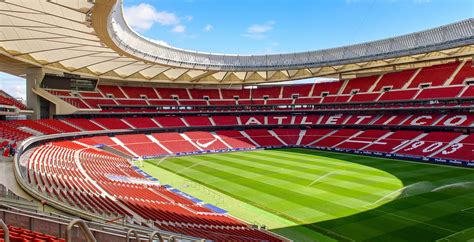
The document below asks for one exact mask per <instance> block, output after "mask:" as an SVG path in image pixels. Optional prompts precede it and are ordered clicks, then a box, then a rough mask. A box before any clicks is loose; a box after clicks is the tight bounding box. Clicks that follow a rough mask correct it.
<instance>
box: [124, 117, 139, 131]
mask: <svg viewBox="0 0 474 242" xmlns="http://www.w3.org/2000/svg"><path fill="white" fill-rule="evenodd" d="M120 121H122V122H124V123H125V124H126V125H128V126H130V128H132V129H137V127H135V126H133V125H132V124H131V123H129V122H127V120H125V119H123V118H122V119H120Z"/></svg>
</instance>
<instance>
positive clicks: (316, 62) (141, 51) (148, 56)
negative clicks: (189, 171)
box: [107, 0, 474, 71]
mask: <svg viewBox="0 0 474 242" xmlns="http://www.w3.org/2000/svg"><path fill="white" fill-rule="evenodd" d="M122 1H123V0H117V1H116V2H115V4H114V6H113V7H112V9H111V11H110V14H109V16H108V23H107V25H108V26H107V31H108V34H109V37H110V39H111V40H112V41H113V42H114V44H115V45H116V46H117V47H118V48H120V49H121V50H122V51H124V52H128V53H130V54H132V55H133V56H134V57H136V58H138V59H141V60H143V61H145V62H151V63H156V64H161V65H166V66H173V67H181V68H190V69H200V70H216V71H268V70H275V71H276V70H287V69H302V68H317V67H324V66H334V65H346V64H352V63H360V62H367V61H373V60H380V59H388V58H396V57H402V56H408V55H416V54H422V53H427V52H432V51H438V50H445V49H450V48H456V47H460V46H466V45H471V44H474V18H471V19H467V20H464V21H460V22H457V23H453V24H449V25H444V26H440V27H437V28H433V29H428V30H424V31H420V32H416V33H411V34H407V35H402V36H398V37H393V38H388V39H382V40H377V41H372V42H366V43H361V44H355V45H349V46H343V47H337V48H331V49H324V50H317V51H308V52H300V53H288V54H272V55H227V54H213V53H203V52H196V51H189V50H183V49H178V48H174V47H170V46H163V45H160V44H158V43H156V42H153V41H150V40H149V39H147V38H145V37H143V36H141V35H139V34H138V33H136V32H135V31H133V30H132V29H131V28H130V27H129V26H128V24H127V22H126V20H125V18H124V15H123V8H122V4H123V3H122Z"/></svg>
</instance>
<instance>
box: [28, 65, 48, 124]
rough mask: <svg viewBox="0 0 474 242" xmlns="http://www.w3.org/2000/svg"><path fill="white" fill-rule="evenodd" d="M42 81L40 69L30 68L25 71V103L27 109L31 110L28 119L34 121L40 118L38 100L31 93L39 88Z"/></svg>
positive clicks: (42, 72)
mask: <svg viewBox="0 0 474 242" xmlns="http://www.w3.org/2000/svg"><path fill="white" fill-rule="evenodd" d="M43 79H44V71H43V69H42V68H30V69H28V70H26V102H27V104H28V107H30V108H32V109H33V114H32V115H31V116H30V119H33V120H36V119H39V118H40V117H41V116H40V115H41V108H40V98H39V97H38V95H36V94H35V93H34V92H33V89H36V88H39V87H40V85H41V82H42V81H43Z"/></svg>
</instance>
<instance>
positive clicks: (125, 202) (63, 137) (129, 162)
mask: <svg viewBox="0 0 474 242" xmlns="http://www.w3.org/2000/svg"><path fill="white" fill-rule="evenodd" d="M9 2H12V1H10V0H7V1H0V9H1V10H2V11H6V12H9V13H11V16H10V15H3V14H2V15H0V19H2V23H4V21H5V22H7V20H11V19H13V18H19V16H22V14H24V13H22V12H21V11H19V10H20V9H23V8H25V6H24V5H25V4H24V3H25V1H23V2H21V1H18V2H17V1H13V2H15V3H9ZM39 2H40V1H39ZM78 2H80V4H81V6H72V5H68V3H67V1H58V3H54V4H53V3H49V1H41V3H38V4H39V5H41V6H42V7H45V6H50V7H51V9H61V11H64V12H66V13H67V12H68V11H72V12H74V13H75V14H76V15H78V16H71V17H70V19H67V20H64V22H60V21H57V22H56V23H57V24H58V25H61V24H62V25H63V26H67V24H68V21H73V20H74V21H75V19H74V18H79V19H81V18H84V19H86V20H87V21H85V22H80V23H76V24H78V25H79V26H80V28H79V27H78V29H84V28H85V29H90V28H93V29H94V30H95V32H94V33H95V35H94V36H93V38H95V39H98V40H100V41H101V45H102V46H107V48H109V49H108V51H111V52H113V55H124V56H125V57H124V58H127V59H131V60H133V62H131V63H135V62H136V63H140V65H138V64H130V63H128V62H127V61H130V60H123V63H125V64H119V65H117V64H116V63H112V61H108V60H99V59H97V60H95V61H92V60H84V63H81V62H80V61H79V59H80V58H83V57H84V56H85V55H84V56H83V55H82V54H80V55H74V56H71V55H68V56H67V57H65V58H64V59H61V58H56V57H55V56H53V55H51V59H48V58H49V57H44V56H42V55H43V54H45V53H42V52H41V50H36V49H32V48H30V47H28V45H27V44H25V45H24V46H22V45H21V44H19V42H18V43H17V45H16V46H10V45H9V44H8V43H10V44H11V43H15V39H20V38H22V37H23V36H30V35H32V36H33V34H34V33H38V37H44V38H48V36H46V35H45V36H43V35H44V34H45V33H39V32H37V30H36V29H34V28H31V29H26V28H25V29H22V31H19V32H18V33H17V34H18V35H19V36H16V35H15V34H12V35H11V37H2V38H4V39H8V38H11V41H8V42H0V53H1V54H2V55H1V58H0V62H1V64H0V70H2V71H4V72H7V73H11V74H14V75H17V76H23V77H25V78H26V80H27V103H25V104H24V103H22V102H21V101H18V100H16V99H15V98H13V97H11V96H10V95H8V94H7V93H6V92H4V91H1V92H0V115H1V116H0V117H1V119H2V120H1V121H0V146H1V147H0V149H1V152H2V156H3V157H2V158H1V161H0V164H2V166H1V167H2V171H3V172H4V173H5V174H7V173H9V174H7V175H5V176H4V178H2V179H0V183H1V186H0V191H1V193H0V219H1V220H2V221H1V223H0V225H2V227H1V230H0V241H36V242H39V241H48V242H53V241H129V239H131V240H132V241H155V240H153V238H154V236H156V238H157V239H158V240H159V241H165V240H166V241H291V240H294V241H298V239H294V238H290V237H291V236H290V237H286V234H279V233H278V232H277V231H273V230H269V229H267V228H266V226H265V225H263V224H260V225H259V224H253V223H252V222H251V221H248V220H245V219H243V218H241V217H239V216H235V215H234V214H232V213H229V212H228V211H227V209H226V208H224V207H225V206H224V205H222V204H220V205H217V204H211V201H206V200H205V199H204V201H203V200H201V199H200V198H199V197H195V196H194V195H191V194H189V193H187V192H184V191H182V190H184V189H182V190H180V187H176V186H172V185H169V184H165V183H161V182H160V181H161V177H160V176H159V175H158V176H156V175H154V174H153V175H151V174H150V172H149V170H147V169H145V168H143V162H145V163H147V162H151V161H153V162H154V160H158V161H160V160H163V159H170V157H174V158H179V157H191V159H193V158H192V157H200V156H201V155H203V154H214V153H216V154H217V153H218V154H227V153H232V154H233V153H240V152H242V153H245V152H252V151H257V150H280V149H288V148H291V149H296V150H300V149H305V150H317V151H328V152H331V153H334V154H356V155H358V156H361V157H371V158H370V159H372V158H374V157H375V158H388V159H391V160H390V161H389V160H387V161H386V162H392V163H397V162H400V163H402V164H403V163H404V162H405V161H410V162H417V163H422V164H430V165H427V166H426V167H427V168H426V172H429V170H430V167H438V166H439V165H441V166H443V167H444V166H446V167H451V166H454V167H459V168H456V169H462V171H465V173H466V176H470V177H471V178H472V174H473V173H472V170H470V169H472V167H474V133H473V131H474V113H473V111H474V109H473V105H474V64H473V55H474V30H473V29H474V20H473V19H469V20H466V21H463V22H461V24H463V25H462V26H464V25H466V26H467V28H468V30H466V31H458V32H456V33H457V34H459V35H460V37H459V36H455V37H453V39H452V40H451V39H449V40H448V39H446V40H444V39H443V40H441V41H439V42H436V41H438V40H437V39H436V38H431V39H430V38H428V37H429V36H428V37H427V38H428V41H432V42H433V43H432V46H429V50H428V49H426V48H428V47H426V46H428V45H425V44H424V43H423V45H422V46H415V47H413V48H412V49H410V51H412V52H410V53H413V54H408V52H404V51H398V52H393V53H392V52H390V51H389V50H386V49H384V48H379V49H378V50H380V49H382V50H383V51H382V52H383V53H385V54H387V56H381V55H379V54H377V55H372V56H369V57H370V58H372V59H370V60H369V59H367V58H369V57H367V56H365V57H364V56H361V57H360V58H358V59H354V58H351V59H347V60H343V59H344V58H345V57H344V56H338V58H339V59H341V61H345V63H344V64H340V63H337V62H334V61H328V62H327V63H323V62H315V63H316V64H314V67H313V66H307V65H308V63H304V64H305V65H306V66H304V67H302V66H297V65H296V64H295V65H290V64H288V65H287V66H282V67H278V68H277V69H275V67H268V66H263V67H262V66H247V65H245V66H244V65H242V66H236V67H235V68H236V69H234V70H232V69H231V68H229V67H228V66H223V67H222V68H221V69H220V70H217V69H212V67H210V68H209V69H205V70H203V69H202V68H195V69H194V68H192V67H187V64H183V65H180V66H177V64H175V63H171V62H170V64H168V65H163V64H162V63H161V62H162V60H161V59H160V58H156V61H155V62H151V61H149V60H148V59H147V58H148V57H147V56H145V57H143V56H140V55H139V54H136V53H139V52H138V50H137V51H136V52H134V51H133V46H132V45H131V46H130V48H129V49H128V50H129V52H130V53H127V50H126V49H124V48H123V46H122V45H121V43H118V42H117V41H116V39H117V38H119V37H120V36H119V34H120V33H122V32H120V31H117V33H115V32H111V31H107V28H108V27H110V26H114V27H115V28H119V27H117V25H120V19H118V20H115V19H114V18H113V17H114V16H115V15H114V14H115V13H117V11H114V8H116V7H117V6H118V7H120V5H121V1H99V0H96V1H86V0H84V1H78ZM35 4H36V3H35ZM51 5H53V6H51ZM75 8H77V9H79V10H75ZM71 9H72V10H71ZM84 9H86V10H88V11H85V10H84ZM73 10H74V11H73ZM16 11H17V12H18V13H15V12H16ZM31 11H33V10H31ZM111 11H112V12H113V13H114V14H110V15H109V14H108V13H109V12H111ZM98 12H101V13H102V14H98ZM118 12H119V13H120V11H118ZM47 15H48V16H49V17H51V19H52V20H51V21H53V22H54V21H55V18H60V17H59V16H54V15H52V14H51V13H50V14H47ZM23 17H25V19H24V21H26V22H28V21H34V20H35V17H34V16H33V17H31V16H23ZM29 17H31V18H30V19H28V18H29ZM111 19H113V22H114V24H111V23H110V21H112V20H111ZM88 21H90V22H92V23H93V24H92V27H91V26H89V24H88ZM8 22H12V21H8ZM16 24H22V23H15V24H11V26H10V27H12V26H13V27H14V26H15V25H16ZM45 24H46V23H45ZM458 24H459V23H458ZM462 26H461V27H462ZM37 27H38V28H39V26H37ZM122 27H123V26H122ZM444 27H446V26H444ZM448 27H449V26H448ZM455 27H456V28H460V29H461V27H459V26H457V25H456V26H455ZM64 28H65V27H64ZM68 28H69V27H68ZM453 28H454V27H453ZM456 28H455V29H456ZM469 29H470V30H469ZM450 30H451V29H450ZM0 31H2V32H3V33H7V34H8V33H11V32H10V31H9V30H8V28H7V27H0ZM58 31H61V30H58ZM439 31H441V30H439ZM23 32H24V33H23ZM71 32H73V31H71ZM427 32H429V31H427ZM451 32H455V31H451ZM66 34H69V33H66ZM70 35H71V36H68V37H67V38H72V36H73V33H70ZM117 36H118V37H117ZM52 37H53V36H51V38H52ZM405 37H406V36H405ZM461 37H462V38H461ZM406 38H408V37H406ZM31 41H34V40H31ZM87 41H89V42H90V45H94V44H93V43H92V42H93V41H94V40H90V39H89V40H87ZM456 41H457V42H456ZM130 42H133V41H132V40H131V39H130ZM453 43H454V44H453ZM79 44H84V43H79ZM52 45H54V43H53V44H52ZM84 45H85V44H84ZM368 46H369V47H368V48H376V47H374V46H375V44H374V45H371V44H370V43H369V44H368ZM41 48H44V49H49V48H50V46H42V47H41ZM94 48H102V47H100V46H95V47H94ZM103 48H105V47H103ZM407 48H408V47H407ZM67 50H68V49H67V48H64V49H61V50H60V51H59V50H58V52H57V53H55V54H54V55H59V54H64V53H66V52H67ZM418 50H419V51H420V52H421V53H417V51H418ZM43 51H44V50H43ZM91 51H93V50H91ZM28 52H29V54H27V53H28ZM35 53H38V55H36V56H35V55H34V54H35ZM40 53H41V55H39V54H40ZM394 53H395V54H394ZM392 54H394V55H398V56H390V55H392ZM150 55H151V54H150ZM171 58H173V57H171ZM216 58H217V57H216ZM178 59H179V58H176V61H177V60H178ZM211 59H212V58H211ZM163 61H164V60H163ZM67 62H71V63H72V62H74V64H68V63H67ZM150 62H151V63H150ZM257 62H258V60H257V61H256V62H255V63H257ZM382 62H383V65H380V63H382ZM76 63H78V64H76ZM85 63H89V64H85ZM105 64H110V66H105ZM202 64H203V65H204V64H207V63H202ZM74 65H77V66H74ZM101 65H102V66H103V67H100V68H102V69H103V71H98V69H96V70H94V69H93V68H92V67H93V66H97V67H98V66H101ZM134 65H135V66H134ZM160 65H162V67H160ZM157 66H158V67H157ZM210 66H211V65H210ZM87 68H89V69H87ZM121 68H123V70H122V71H123V73H121V72H120V69H121ZM242 68H244V69H242ZM262 68H263V69H262ZM266 68H268V69H266ZM86 69H87V70H86ZM328 69H330V70H331V71H328ZM113 70H114V71H115V70H117V71H116V72H114V71H113ZM172 70H175V71H176V73H175V74H174V75H172V74H169V73H168V74H167V72H170V71H172ZM147 71H148V72H147ZM194 72H196V73H194ZM321 76H325V77H331V78H332V80H326V81H323V82H320V81H318V82H313V83H308V84H280V83H279V82H281V81H288V80H297V79H305V78H308V77H321ZM211 77H212V78H211ZM217 77H219V78H217ZM211 79H212V80H211ZM261 83H265V85H260V84H261ZM22 117H27V118H26V119H25V118H22ZM308 152H309V151H308ZM212 156H213V155H212ZM212 156H209V157H212ZM196 159H198V158H196ZM216 159H217V158H216ZM367 159H369V158H367ZM211 160H212V159H211ZM274 162H276V161H274ZM147 164H148V163H147ZM150 164H151V163H150ZM194 165H199V164H197V163H196V164H194ZM216 167H218V165H216ZM433 169H434V168H433ZM446 169H447V168H446ZM270 172H271V171H270ZM468 172H471V173H468ZM177 174H178V173H177ZM419 175H420V176H421V175H422V174H419ZM188 178H189V177H188ZM311 185H313V184H311ZM404 185H405V186H406V185H407V184H404ZM394 190H396V189H394ZM397 191H398V190H397ZM470 192H472V190H471V191H470ZM446 196H447V195H446ZM380 197H382V198H381V199H383V198H384V197H383V196H380ZM380 197H379V198H380ZM469 201H470V205H471V207H474V202H473V201H472V198H471V199H470V200H469ZM386 202H389V201H386ZM221 206H223V207H221ZM473 214H474V213H472V212H471V213H466V214H465V216H464V217H463V218H464V219H465V220H466V223H468V222H472V221H474V216H472V215H473ZM74 225H76V226H74ZM464 229H466V228H464V227H462V229H461V228H459V231H461V230H464ZM316 231H317V232H318V233H321V234H323V235H324V236H325V237H326V238H329V240H328V241H330V240H342V241H351V239H350V237H349V236H348V235H347V234H346V235H344V236H342V235H337V234H336V233H332V232H331V231H330V230H325V229H324V230H323V229H319V230H316ZM456 232H458V230H457V229H452V231H451V232H449V233H448V234H455V233H456ZM445 235H446V234H444V235H443V236H440V237H439V238H437V239H440V238H442V237H444V236H445ZM7 238H9V240H7ZM148 238H150V239H149V240H148ZM384 239H387V238H384ZM392 239H394V240H393V241H399V240H400V239H403V237H393V238H392ZM379 241H380V240H379ZM447 241H449V240H447Z"/></svg>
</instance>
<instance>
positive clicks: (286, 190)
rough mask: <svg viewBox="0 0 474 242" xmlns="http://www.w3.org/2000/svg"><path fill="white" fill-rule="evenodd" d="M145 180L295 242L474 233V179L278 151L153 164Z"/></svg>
mask: <svg viewBox="0 0 474 242" xmlns="http://www.w3.org/2000/svg"><path fill="white" fill-rule="evenodd" d="M144 170H145V171H147V172H148V173H150V174H151V175H153V176H155V177H157V178H158V179H160V181H161V182H162V183H163V184H171V185H173V186H174V187H176V188H179V189H181V190H183V191H185V192H187V193H189V194H191V195H193V196H196V197H198V198H200V199H203V200H204V201H206V202H208V203H212V204H214V205H217V206H219V207H221V208H223V209H226V210H228V211H229V213H230V214H231V215H233V216H236V217H238V218H240V219H242V220H245V221H247V222H250V223H258V224H264V225H266V226H267V227H268V228H269V229H271V230H272V231H273V232H276V233H278V234H281V235H283V236H286V237H288V238H291V239H294V240H295V241H316V240H319V241H331V240H334V239H338V240H357V241H406V240H414V241H434V240H438V239H440V240H442V241H464V240H465V239H466V238H469V237H471V235H470V233H471V232H472V229H470V228H472V226H474V213H473V212H472V211H474V209H473V207H474V170H473V169H463V168H455V167H446V166H438V165H431V164H422V163H416V162H406V161H399V160H391V159H383V158H374V157H366V156H358V155H350V154H341V153H331V152H323V151H315V150H306V149H279V150H261V151H251V152H234V153H223V154H209V155H199V156H185V157H174V158H168V159H165V160H160V161H147V163H146V166H145V167H144ZM331 237H332V238H331ZM472 237H473V238H474V235H473V236H472Z"/></svg>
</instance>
